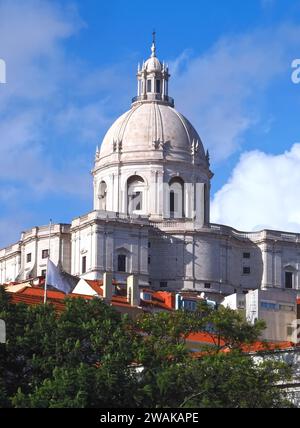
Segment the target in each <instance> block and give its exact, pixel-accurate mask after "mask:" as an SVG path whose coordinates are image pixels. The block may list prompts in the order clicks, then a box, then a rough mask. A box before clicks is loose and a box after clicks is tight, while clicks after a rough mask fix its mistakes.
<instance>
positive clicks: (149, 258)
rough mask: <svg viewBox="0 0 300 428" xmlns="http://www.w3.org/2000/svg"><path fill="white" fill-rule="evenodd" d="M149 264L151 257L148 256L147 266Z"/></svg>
mask: <svg viewBox="0 0 300 428" xmlns="http://www.w3.org/2000/svg"><path fill="white" fill-rule="evenodd" d="M150 263H151V257H150V256H148V265H150Z"/></svg>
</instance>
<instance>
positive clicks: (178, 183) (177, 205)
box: [169, 177, 185, 218]
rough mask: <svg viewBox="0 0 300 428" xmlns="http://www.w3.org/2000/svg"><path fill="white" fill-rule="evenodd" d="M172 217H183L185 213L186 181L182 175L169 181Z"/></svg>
mask: <svg viewBox="0 0 300 428" xmlns="http://www.w3.org/2000/svg"><path fill="white" fill-rule="evenodd" d="M169 191H170V193H169V204H170V218H183V217H184V216H185V214H184V181H183V180H182V179H181V178H180V177H175V178H172V180H171V181H170V182H169Z"/></svg>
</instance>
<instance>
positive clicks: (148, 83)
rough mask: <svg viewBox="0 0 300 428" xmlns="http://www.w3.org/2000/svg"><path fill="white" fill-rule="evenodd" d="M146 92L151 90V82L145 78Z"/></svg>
mask: <svg viewBox="0 0 300 428" xmlns="http://www.w3.org/2000/svg"><path fill="white" fill-rule="evenodd" d="M147 92H152V82H151V80H147Z"/></svg>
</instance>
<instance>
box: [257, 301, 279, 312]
mask: <svg viewBox="0 0 300 428" xmlns="http://www.w3.org/2000/svg"><path fill="white" fill-rule="evenodd" d="M260 307H261V308H262V309H266V310H267V311H275V310H276V309H277V305H276V303H271V302H261V303H260Z"/></svg>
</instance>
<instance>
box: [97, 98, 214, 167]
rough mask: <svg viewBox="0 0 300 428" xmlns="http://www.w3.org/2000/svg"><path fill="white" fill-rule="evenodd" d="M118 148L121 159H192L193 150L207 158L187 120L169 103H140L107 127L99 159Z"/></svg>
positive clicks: (106, 156)
mask: <svg viewBox="0 0 300 428" xmlns="http://www.w3.org/2000/svg"><path fill="white" fill-rule="evenodd" d="M116 151H119V152H120V153H121V155H122V161H125V160H129V159H132V160H133V159H134V160H138V159H145V158H149V157H150V158H155V157H157V156H159V154H160V155H161V154H162V152H164V153H165V156H166V158H168V159H170V160H176V161H180V160H181V161H188V162H191V156H192V154H193V152H197V154H198V159H199V158H200V159H202V160H204V161H206V157H205V152H204V148H203V145H202V142H201V140H200V137H199V135H198V134H197V132H196V130H195V129H194V128H193V126H192V125H191V124H190V122H189V121H188V120H187V119H186V118H185V117H184V116H182V115H181V114H180V113H178V112H177V111H176V110H175V109H174V108H172V107H171V106H170V105H168V104H164V103H159V102H142V103H135V104H133V106H132V108H131V110H129V111H128V112H126V113H125V114H123V115H122V116H121V117H119V118H118V119H117V120H116V121H115V123H114V124H113V125H112V126H111V128H110V129H109V130H108V132H107V134H106V135H105V137H104V140H103V143H102V145H101V149H100V155H99V159H100V162H104V163H107V162H109V157H110V156H111V155H113V154H114V152H116Z"/></svg>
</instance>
